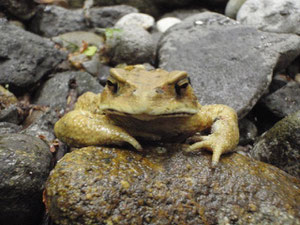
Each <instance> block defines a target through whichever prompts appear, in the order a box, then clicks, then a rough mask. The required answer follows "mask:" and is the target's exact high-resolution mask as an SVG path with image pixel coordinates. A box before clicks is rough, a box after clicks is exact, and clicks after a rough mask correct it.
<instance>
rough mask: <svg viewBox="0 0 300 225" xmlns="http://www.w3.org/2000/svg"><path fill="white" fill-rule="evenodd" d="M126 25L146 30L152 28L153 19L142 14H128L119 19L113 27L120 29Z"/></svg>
mask: <svg viewBox="0 0 300 225" xmlns="http://www.w3.org/2000/svg"><path fill="white" fill-rule="evenodd" d="M128 25H130V26H131V25H135V26H141V27H143V28H144V29H146V30H148V29H150V28H151V27H153V26H154V18H153V17H152V16H150V15H148V14H144V13H129V14H127V15H125V16H123V17H121V18H120V19H119V20H118V21H117V23H116V24H115V27H120V28H122V27H124V26H128Z"/></svg>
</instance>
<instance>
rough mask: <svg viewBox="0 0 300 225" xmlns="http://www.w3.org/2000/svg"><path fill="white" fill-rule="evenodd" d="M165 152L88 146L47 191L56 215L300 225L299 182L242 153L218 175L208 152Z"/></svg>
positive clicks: (80, 219) (73, 219)
mask: <svg viewBox="0 0 300 225" xmlns="http://www.w3.org/2000/svg"><path fill="white" fill-rule="evenodd" d="M165 147H166V148H167V149H168V150H169V152H167V153H163V154H158V153H157V152H155V151H154V149H153V148H152V150H153V151H152V150H151V149H150V148H147V149H144V150H145V155H142V154H137V153H134V152H131V151H126V150H118V149H112V148H110V149H109V148H96V147H87V148H83V149H79V150H75V151H73V152H72V153H69V154H67V155H65V156H64V158H63V159H62V160H61V161H60V162H59V163H58V164H57V166H56V168H55V169H54V170H53V171H52V172H51V175H50V177H49V179H48V182H47V185H46V196H47V197H46V198H47V201H46V202H47V207H48V210H49V213H50V216H51V217H52V218H53V220H54V221H55V222H56V223H58V224H60V225H65V224H68V225H73V224H78V225H79V224H80V225H81V224H86V225H89V224H102V223H106V224H218V223H219V224H221V222H222V221H241V223H239V224H246V223H243V222H242V221H245V220H247V218H248V220H249V219H251V218H252V221H256V222H258V221H259V222H261V224H267V222H270V221H274V223H272V224H278V225H279V224H283V223H282V222H283V221H284V220H287V222H289V223H286V224H299V223H300V213H299V212H300V211H299V201H300V189H299V188H300V182H299V180H297V179H295V178H294V177H292V176H289V175H288V174H286V173H285V172H283V171H281V170H279V169H277V168H275V167H273V166H270V165H268V164H265V163H262V162H259V161H255V160H253V159H250V158H247V157H245V156H242V155H239V154H229V155H224V156H222V160H221V161H220V163H219V166H218V167H217V168H216V169H215V170H213V169H211V167H210V160H211V154H209V153H207V152H201V153H199V154H198V155H184V154H183V153H182V151H180V150H179V146H177V147H178V148H177V147H175V146H174V145H172V146H171V145H170V146H169V147H168V146H165ZM146 152H147V155H146ZM278 212H280V214H279V215H284V217H282V218H281V217H280V216H278V217H277V213H278ZM270 218H271V220H270ZM223 224H225V223H223ZM227 224H228V223H227Z"/></svg>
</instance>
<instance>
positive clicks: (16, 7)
mask: <svg viewBox="0 0 300 225" xmlns="http://www.w3.org/2000/svg"><path fill="white" fill-rule="evenodd" d="M36 5H37V4H36V2H35V1H34V0H23V1H20V0H4V1H0V7H3V8H4V9H6V10H7V11H8V12H9V13H11V14H12V15H14V16H16V17H18V18H19V19H21V20H28V19H30V18H31V17H32V16H33V15H34V14H35V12H36V7H35V6H36Z"/></svg>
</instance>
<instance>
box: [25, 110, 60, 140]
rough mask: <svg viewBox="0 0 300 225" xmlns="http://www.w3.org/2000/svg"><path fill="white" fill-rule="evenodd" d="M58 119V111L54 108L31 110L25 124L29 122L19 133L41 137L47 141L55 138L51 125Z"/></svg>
mask: <svg viewBox="0 0 300 225" xmlns="http://www.w3.org/2000/svg"><path fill="white" fill-rule="evenodd" d="M58 119H59V113H58V112H56V111H55V109H54V108H49V109H46V110H45V111H40V110H36V111H33V112H32V113H31V114H30V115H29V116H28V118H27V119H26V121H25V122H26V125H27V124H28V123H30V124H28V127H26V129H24V130H22V131H21V132H20V133H21V134H27V135H31V136H34V137H43V140H45V141H47V142H48V143H49V142H51V141H53V140H54V139H55V135H54V133H53V127H54V124H55V123H56V121H57V120H58ZM29 121H30V122H29Z"/></svg>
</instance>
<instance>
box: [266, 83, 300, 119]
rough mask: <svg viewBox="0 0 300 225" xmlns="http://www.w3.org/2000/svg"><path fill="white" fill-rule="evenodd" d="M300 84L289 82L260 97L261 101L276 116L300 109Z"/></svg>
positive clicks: (283, 115) (281, 116)
mask: <svg viewBox="0 0 300 225" xmlns="http://www.w3.org/2000/svg"><path fill="white" fill-rule="evenodd" d="M299 96H300V84H299V83H297V82H293V81H291V82H289V83H288V84H287V85H285V86H284V87H282V88H280V89H278V90H277V91H275V92H274V93H272V94H270V95H267V96H265V97H263V98H262V103H263V104H264V105H265V106H266V107H267V108H268V109H269V110H270V111H271V112H272V113H274V114H275V115H276V116H278V117H280V118H283V117H285V116H287V115H289V114H292V113H294V112H297V111H298V110H300V98H299Z"/></svg>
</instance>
